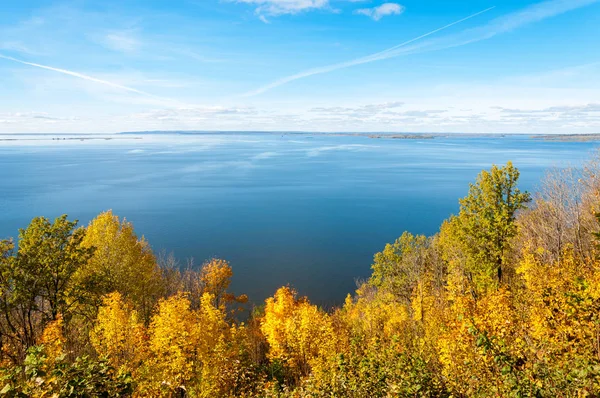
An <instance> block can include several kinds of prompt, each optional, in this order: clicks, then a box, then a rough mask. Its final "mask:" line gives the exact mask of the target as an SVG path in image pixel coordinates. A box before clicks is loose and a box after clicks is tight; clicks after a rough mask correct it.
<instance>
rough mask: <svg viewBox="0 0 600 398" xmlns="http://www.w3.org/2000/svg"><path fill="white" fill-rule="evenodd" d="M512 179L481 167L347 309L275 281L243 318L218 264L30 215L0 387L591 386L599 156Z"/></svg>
mask: <svg viewBox="0 0 600 398" xmlns="http://www.w3.org/2000/svg"><path fill="white" fill-rule="evenodd" d="M518 179H519V172H518V170H517V169H516V168H515V167H514V166H513V165H512V164H511V163H508V164H506V165H505V166H502V167H498V166H493V167H492V168H491V169H490V170H489V171H483V172H482V173H481V174H480V175H479V176H478V177H477V179H476V180H475V182H474V183H473V184H471V186H470V187H469V190H468V193H467V195H466V196H465V197H464V198H463V199H461V200H460V211H459V213H458V214H456V215H453V216H451V217H450V218H449V219H447V220H446V221H444V223H443V224H442V225H441V227H440V230H439V232H438V233H437V234H435V235H434V236H431V237H426V236H421V235H413V234H411V233H409V232H405V233H404V234H402V236H401V237H400V238H398V239H397V240H396V241H395V242H393V243H390V244H388V245H386V246H385V248H384V249H383V250H382V251H381V252H380V253H377V254H376V255H375V257H374V261H373V265H372V269H373V273H372V276H371V278H370V279H369V280H368V281H366V282H365V283H364V284H362V285H361V286H359V288H358V289H357V291H356V292H355V293H354V294H353V295H348V297H347V299H346V302H345V304H344V305H343V306H342V307H340V308H337V309H334V310H332V311H329V312H326V311H324V310H322V309H320V308H318V307H317V306H315V305H313V304H311V303H310V301H309V300H308V298H305V297H298V295H297V294H296V292H295V291H294V290H293V289H292V288H290V287H282V288H280V289H278V290H277V291H276V292H275V294H274V295H273V297H271V298H269V299H267V300H266V302H265V303H264V305H263V306H261V307H258V308H254V309H253V311H252V316H251V317H250V319H249V320H248V321H247V322H245V323H240V322H239V321H237V320H236V317H235V316H234V314H235V312H236V311H237V310H238V309H239V308H241V307H243V306H244V305H245V303H246V301H247V298H246V297H245V296H244V295H241V296H236V295H234V294H232V293H231V292H230V291H229V281H230V278H231V276H232V269H231V267H230V266H229V264H228V263H227V262H226V261H224V260H221V259H211V260H209V261H207V262H206V263H204V264H203V265H202V266H199V267H194V266H193V265H192V264H190V265H189V266H186V267H180V266H179V265H178V264H177V262H176V261H175V260H174V258H173V257H172V256H164V255H160V256H156V255H155V254H154V253H153V252H152V250H151V249H150V246H149V244H148V243H147V242H146V241H145V240H144V239H143V238H138V237H137V236H136V234H135V232H134V229H133V226H132V225H131V223H129V222H127V221H126V220H124V219H123V220H122V219H120V218H119V217H117V216H116V215H114V214H112V213H111V212H106V213H102V214H100V215H99V216H98V217H97V218H95V219H94V220H92V221H91V222H90V224H89V225H88V226H87V227H85V228H81V227H79V228H78V227H77V223H76V222H74V221H69V220H68V218H67V217H66V216H63V217H59V218H58V219H56V220H54V221H50V220H47V219H45V218H43V217H40V218H36V219H34V220H33V221H32V222H31V224H30V225H29V226H28V227H27V228H25V229H22V230H20V231H19V236H18V248H15V244H14V242H13V241H12V240H5V241H2V242H1V243H0V289H1V295H0V365H1V368H2V370H1V372H0V377H1V378H2V381H1V383H2V384H0V388H1V390H0V396H10V397H26V396H31V397H43V396H48V397H50V396H53V397H94V396H97V397H107V396H115V397H116V396H134V397H145V396H155V397H159V396H164V397H182V396H190V397H357V398H359V397H361V398H362V397H423V396H424V397H498V396H502V397H585V396H588V397H595V396H599V395H598V394H599V391H600V262H599V260H598V255H599V252H598V239H599V237H600V235H599V232H598V231H599V230H600V227H599V224H598V221H597V218H596V214H597V212H598V211H599V210H600V208H599V207H600V167H598V166H597V165H596V163H594V162H590V163H589V165H588V166H587V167H586V168H585V169H584V170H583V171H581V170H579V171H577V170H559V171H554V172H550V173H549V174H548V176H547V178H546V180H545V181H544V184H543V185H542V187H541V189H540V190H539V192H538V193H537V194H536V196H535V197H533V198H532V197H531V196H530V194H529V193H527V192H522V191H521V190H519V188H518ZM257 249H259V248H257Z"/></svg>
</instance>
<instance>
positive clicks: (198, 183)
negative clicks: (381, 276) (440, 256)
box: [0, 134, 596, 303]
mask: <svg viewBox="0 0 600 398" xmlns="http://www.w3.org/2000/svg"><path fill="white" fill-rule="evenodd" d="M0 138H6V137H1V136H0ZM12 138H14V136H13V137H12ZM28 138H40V137H39V136H37V137H35V136H34V137H28ZM595 147H596V144H594V143H565V142H544V141H534V140H530V139H527V138H525V137H511V138H497V139H495V138H468V139H467V138H462V139H461V138H443V139H435V140H377V139H369V138H364V137H323V136H316V137H310V136H293V135H285V136H279V135H260V134H243V135H241V134H237V135H207V136H175V135H172V136H145V137H144V138H143V139H141V140H136V139H132V138H127V139H122V140H112V141H95V140H94V141H85V142H80V141H49V140H46V141H0V170H1V171H2V184H0V238H3V237H9V236H16V235H17V229H18V228H20V227H25V226H26V225H27V224H28V223H29V221H30V220H31V218H32V217H34V216H38V215H43V216H46V217H51V218H54V217H56V216H58V215H60V214H63V213H67V214H69V216H70V217H71V218H75V219H79V220H80V222H82V223H85V224H87V223H88V222H89V220H90V219H92V218H93V217H94V216H95V215H97V214H98V213H99V212H101V211H103V210H107V209H113V211H114V212H115V213H116V214H118V215H120V216H124V217H126V218H127V219H128V220H130V221H132V222H133V223H134V225H135V227H136V231H137V232H138V234H140V235H142V234H143V235H145V236H146V238H147V239H148V240H149V242H150V243H151V244H152V246H153V248H154V249H155V250H156V251H159V250H162V249H166V250H168V251H173V252H174V253H175V255H176V256H177V257H178V258H180V259H182V260H183V259H185V258H188V257H193V258H195V259H196V262H197V263H200V262H202V260H204V259H207V258H209V257H211V256H219V257H222V258H225V259H227V260H229V261H230V262H231V265H232V267H233V270H234V274H235V275H234V279H233V285H232V287H233V290H234V291H235V292H236V293H238V294H239V293H247V294H249V295H250V298H251V300H253V301H260V300H263V299H264V298H265V297H266V296H268V295H271V294H272V293H273V292H274V291H275V289H276V288H277V287H279V286H282V285H285V284H287V283H289V284H291V285H292V286H294V287H295V288H297V289H298V290H299V292H300V293H301V294H306V295H308V296H309V297H310V298H311V299H312V300H313V301H317V302H320V303H338V302H341V301H342V300H343V299H344V297H345V295H346V294H347V293H348V292H351V291H353V290H354V288H355V279H356V278H364V277H367V276H368V275H369V274H370V264H371V259H372V256H373V254H374V253H375V252H377V251H379V250H381V249H382V248H383V246H384V245H385V243H386V242H390V241H393V240H394V239H395V238H396V237H398V236H400V235H401V234H402V232H403V231H404V230H410V231H412V232H414V233H424V234H432V233H434V232H436V230H437V228H438V226H439V224H440V222H441V221H442V220H443V219H445V218H446V217H447V216H448V215H449V214H450V213H452V212H456V211H457V209H458V204H457V200H458V198H459V197H462V196H464V195H465V194H466V192H467V190H468V184H469V182H471V181H473V180H474V179H475V177H476V175H477V173H478V172H479V171H480V170H481V169H484V168H489V167H490V166H491V165H492V164H493V163H497V164H500V163H504V162H506V161H507V160H512V161H513V162H514V163H515V165H516V166H517V167H518V168H519V169H520V170H521V186H522V187H523V188H525V189H528V190H531V191H533V190H535V188H536V186H537V184H539V181H540V179H541V177H542V176H543V173H544V172H545V171H546V170H547V169H548V168H550V167H564V166H568V165H574V166H577V165H580V164H581V163H583V162H584V161H585V160H587V159H589V157H590V156H591V154H592V153H593V150H594V148H595Z"/></svg>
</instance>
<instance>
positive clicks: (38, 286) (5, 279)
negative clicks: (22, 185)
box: [0, 215, 94, 358]
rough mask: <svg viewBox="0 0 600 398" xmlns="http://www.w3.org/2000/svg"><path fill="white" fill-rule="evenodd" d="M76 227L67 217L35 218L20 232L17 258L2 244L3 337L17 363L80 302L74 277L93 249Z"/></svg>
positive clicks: (7, 244)
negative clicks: (86, 245) (48, 326)
mask: <svg viewBox="0 0 600 398" xmlns="http://www.w3.org/2000/svg"><path fill="white" fill-rule="evenodd" d="M76 225H77V221H68V220H67V216H66V215H63V216H61V217H59V218H57V219H56V220H55V221H54V222H53V223H51V222H50V221H49V220H48V219H46V218H44V217H38V218H34V219H33V220H32V221H31V224H30V225H29V226H28V227H27V228H26V229H21V230H20V231H19V245H18V246H19V247H18V250H17V253H16V255H14V254H12V243H10V242H3V243H2V245H0V250H1V251H2V253H3V254H2V256H1V258H2V259H1V261H0V286H1V287H2V296H1V297H0V316H1V317H2V322H0V327H1V329H0V330H1V331H2V333H1V334H0V337H1V338H2V340H3V343H4V344H8V345H10V346H11V347H10V349H9V350H8V351H7V352H6V353H7V354H8V355H11V356H12V357H13V358H18V357H22V355H23V354H24V350H25V349H26V348H28V347H30V346H32V345H34V344H35V343H36V339H37V338H38V337H39V335H40V332H41V331H42V330H43V329H44V328H45V325H46V324H47V323H48V322H51V321H54V320H56V319H57V317H58V316H59V315H62V316H63V317H68V316H69V315H70V313H71V311H72V310H73V308H74V306H75V305H76V304H77V303H78V302H79V300H80V298H81V296H80V291H79V289H78V288H77V286H75V285H74V284H73V283H72V280H73V276H74V274H75V273H76V272H77V271H78V270H79V269H80V268H81V267H82V266H83V265H85V264H86V263H87V261H88V260H89V259H90V257H91V256H92V254H93V252H94V249H93V248H84V247H82V246H81V242H82V240H83V238H84V236H85V230H83V229H75V227H76Z"/></svg>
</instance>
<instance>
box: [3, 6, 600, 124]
mask: <svg viewBox="0 0 600 398" xmlns="http://www.w3.org/2000/svg"><path fill="white" fill-rule="evenodd" d="M147 130H218V131H231V130H236V131H239V130H252V131H321V132H342V131H349V132H457V133H459V132H465V133H565V134H570V133H600V0H547V1H528V0H518V1H517V0H502V1H500V0H469V1H464V0H399V1H397V2H396V1H395V0H387V1H386V0H384V1H379V0H102V1H98V0H95V1H91V0H74V1H62V0H2V2H1V5H0V133H114V132H122V131H147Z"/></svg>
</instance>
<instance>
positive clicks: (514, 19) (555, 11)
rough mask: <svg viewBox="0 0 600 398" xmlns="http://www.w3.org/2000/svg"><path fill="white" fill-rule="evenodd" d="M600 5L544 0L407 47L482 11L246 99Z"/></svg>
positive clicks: (588, 0)
mask: <svg viewBox="0 0 600 398" xmlns="http://www.w3.org/2000/svg"><path fill="white" fill-rule="evenodd" d="M598 2H600V0H547V1H542V2H540V3H536V4H533V5H531V6H529V7H525V8H522V9H520V10H518V11H515V12H512V13H509V14H506V15H503V16H501V17H498V18H495V19H493V20H492V21H490V22H488V23H487V24H485V25H482V26H479V27H476V28H472V29H466V30H463V31H461V32H459V33H457V34H454V35H449V36H443V37H441V38H438V39H429V40H426V41H424V42H421V43H419V44H413V45H412V46H408V47H407V45H408V44H411V43H414V42H415V41H417V40H420V39H423V38H425V37H427V36H431V35H433V34H434V33H437V32H440V31H442V30H444V29H448V28H449V27H451V26H454V25H456V24H459V23H461V22H464V21H466V20H468V19H471V18H474V17H476V16H478V15H481V14H483V13H486V12H488V11H490V10H492V9H493V8H494V7H492V8H488V9H486V10H483V11H480V12H478V13H475V14H473V15H469V16H468V17H466V18H463V19H461V20H458V21H456V22H453V23H451V24H449V25H446V26H443V27H441V28H439V29H436V30H433V31H431V32H429V33H426V34H424V35H421V36H419V37H416V38H414V39H411V40H408V41H406V42H404V43H401V44H398V45H397V46H394V47H391V48H388V49H387V50H384V51H380V52H377V53H374V54H371V55H367V56H365V57H361V58H357V59H354V60H351V61H346V62H341V63H337V64H333V65H329V66H323V67H320V68H313V69H309V70H306V71H304V72H301V73H297V74H295V75H292V76H288V77H284V78H282V79H279V80H276V81H274V82H272V83H270V84H267V85H266V86H263V87H260V88H258V89H257V90H255V91H251V92H249V93H246V94H244V95H243V96H253V95H258V94H262V93H264V92H265V91H268V90H271V89H273V88H275V87H279V86H281V85H284V84H286V83H289V82H292V81H294V80H298V79H302V78H304V77H308V76H313V75H318V74H322V73H327V72H332V71H335V70H338V69H343V68H347V67H350V66H355V65H360V64H366V63H369V62H374V61H380V60H384V59H388V58H393V57H398V56H400V55H407V54H411V53H416V52H429V51H436V50H441V49H446V48H452V47H458V46H463V45H466V44H470V43H475V42H478V41H482V40H486V39H490V38H492V37H494V36H496V35H499V34H501V33H506V32H509V31H512V30H514V29H517V28H519V27H521V26H524V25H528V24H531V23H535V22H539V21H542V20H544V19H546V18H550V17H554V16H556V15H559V14H563V13H565V12H568V11H571V10H575V9H578V8H581V7H585V6H589V5H591V4H595V3H598Z"/></svg>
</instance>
